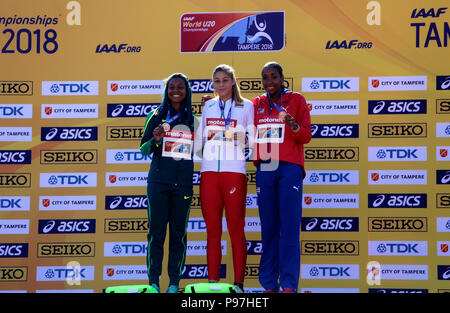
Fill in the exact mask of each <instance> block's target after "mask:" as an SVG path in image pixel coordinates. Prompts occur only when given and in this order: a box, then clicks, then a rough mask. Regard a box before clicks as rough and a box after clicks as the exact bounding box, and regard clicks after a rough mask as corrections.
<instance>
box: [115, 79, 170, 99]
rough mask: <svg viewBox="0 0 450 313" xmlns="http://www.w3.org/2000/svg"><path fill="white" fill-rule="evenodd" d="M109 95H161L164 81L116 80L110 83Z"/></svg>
mask: <svg viewBox="0 0 450 313" xmlns="http://www.w3.org/2000/svg"><path fill="white" fill-rule="evenodd" d="M107 88H108V92H107V94H108V95H160V94H161V93H162V92H163V88H164V83H163V81H162V80H116V81H108V86H107Z"/></svg>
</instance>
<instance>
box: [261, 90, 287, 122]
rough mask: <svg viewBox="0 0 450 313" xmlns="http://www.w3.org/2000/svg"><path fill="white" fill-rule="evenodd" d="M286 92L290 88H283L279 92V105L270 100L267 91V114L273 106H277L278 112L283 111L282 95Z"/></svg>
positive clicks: (270, 112)
mask: <svg viewBox="0 0 450 313" xmlns="http://www.w3.org/2000/svg"><path fill="white" fill-rule="evenodd" d="M287 92H290V90H288V89H284V90H283V91H282V92H281V96H280V106H278V105H277V103H276V102H274V101H271V100H270V95H269V93H266V98H267V100H269V116H270V115H271V114H272V110H273V108H274V107H275V108H277V110H278V112H281V111H285V109H284V108H283V96H284V94H286V93H287Z"/></svg>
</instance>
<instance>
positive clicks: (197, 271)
mask: <svg viewBox="0 0 450 313" xmlns="http://www.w3.org/2000/svg"><path fill="white" fill-rule="evenodd" d="M226 277H227V266H226V265H225V264H220V268H219V278H226ZM206 278H208V266H207V265H206V264H186V265H185V266H184V267H183V270H182V271H181V279H206Z"/></svg>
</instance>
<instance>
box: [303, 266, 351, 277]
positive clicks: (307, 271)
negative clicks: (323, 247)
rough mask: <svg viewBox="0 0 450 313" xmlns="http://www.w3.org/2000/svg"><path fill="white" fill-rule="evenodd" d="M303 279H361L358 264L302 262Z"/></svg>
mask: <svg viewBox="0 0 450 313" xmlns="http://www.w3.org/2000/svg"><path fill="white" fill-rule="evenodd" d="M300 272H301V277H302V278H303V279H359V265H358V264H302V265H301V270H300Z"/></svg>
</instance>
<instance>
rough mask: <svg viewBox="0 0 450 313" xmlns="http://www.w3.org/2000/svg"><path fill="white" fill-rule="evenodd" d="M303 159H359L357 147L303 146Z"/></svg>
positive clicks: (319, 160)
mask: <svg viewBox="0 0 450 313" xmlns="http://www.w3.org/2000/svg"><path fill="white" fill-rule="evenodd" d="M305 161H310V162H321V161H322V162H325V161H330V162H332V161H341V162H345V161H347V162H349V161H359V147H305Z"/></svg>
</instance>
